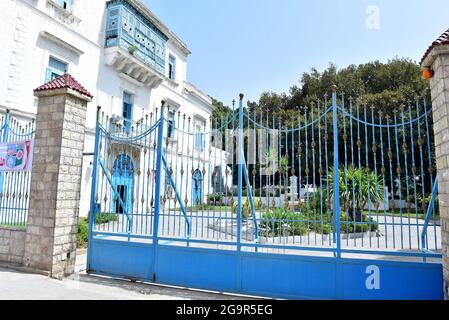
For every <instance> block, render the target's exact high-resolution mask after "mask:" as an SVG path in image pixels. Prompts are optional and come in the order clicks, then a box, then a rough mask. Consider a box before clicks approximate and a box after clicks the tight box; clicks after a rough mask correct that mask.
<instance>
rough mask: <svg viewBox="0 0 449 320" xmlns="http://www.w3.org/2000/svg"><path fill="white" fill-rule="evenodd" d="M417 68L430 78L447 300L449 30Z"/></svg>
mask: <svg viewBox="0 0 449 320" xmlns="http://www.w3.org/2000/svg"><path fill="white" fill-rule="evenodd" d="M421 66H422V67H423V69H424V72H423V74H424V75H425V78H429V77H430V89H431V95H432V113H433V128H434V134H435V156H436V164H437V173H438V184H439V190H438V194H439V195H438V199H439V203H440V216H441V239H442V245H441V249H442V254H443V274H444V294H445V298H446V299H449V30H447V31H446V32H445V33H444V34H443V35H442V36H441V37H440V38H439V39H438V40H437V41H435V42H434V43H433V44H432V46H431V47H430V48H429V50H428V51H427V53H426V55H425V56H424V58H423V60H422V61H421ZM429 71H430V72H429ZM432 74H433V75H432Z"/></svg>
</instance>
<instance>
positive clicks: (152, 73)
mask: <svg viewBox="0 0 449 320" xmlns="http://www.w3.org/2000/svg"><path fill="white" fill-rule="evenodd" d="M105 63H106V65H108V66H110V67H112V68H114V69H115V70H116V71H117V72H118V73H120V74H124V75H126V76H127V77H130V78H132V79H134V80H135V81H137V82H138V83H140V84H142V85H144V86H146V87H148V88H150V89H156V88H158V87H159V85H160V84H161V83H162V82H163V81H164V76H163V75H161V74H160V73H159V72H157V71H156V70H155V69H154V68H152V67H151V66H149V65H147V64H145V63H143V62H142V61H141V60H140V59H138V58H136V57H135V56H134V55H132V54H131V53H129V52H128V51H126V50H124V49H122V48H120V47H112V48H107V49H106V50H105Z"/></svg>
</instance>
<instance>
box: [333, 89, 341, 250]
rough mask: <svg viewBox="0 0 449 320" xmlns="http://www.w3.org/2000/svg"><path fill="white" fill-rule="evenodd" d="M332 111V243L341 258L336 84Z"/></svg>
mask: <svg viewBox="0 0 449 320" xmlns="http://www.w3.org/2000/svg"><path fill="white" fill-rule="evenodd" d="M332 112H333V137H334V177H333V179H334V183H333V187H334V229H335V231H334V243H336V244H337V252H336V254H337V257H338V258H341V231H340V186H339V180H340V179H339V178H340V177H339V171H338V169H339V158H338V106H337V86H335V85H333V86H332ZM335 238H336V239H335Z"/></svg>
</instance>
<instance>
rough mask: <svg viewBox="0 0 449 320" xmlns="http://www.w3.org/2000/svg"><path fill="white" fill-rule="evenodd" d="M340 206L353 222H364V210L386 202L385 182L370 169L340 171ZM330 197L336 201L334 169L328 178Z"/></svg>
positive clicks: (352, 168) (348, 168)
mask: <svg viewBox="0 0 449 320" xmlns="http://www.w3.org/2000/svg"><path fill="white" fill-rule="evenodd" d="M338 174H339V178H338V186H339V196H340V205H341V206H342V209H343V210H344V211H347V212H348V214H349V216H350V217H351V219H352V221H362V218H363V209H364V208H365V206H366V205H367V204H368V202H370V203H375V204H379V203H380V202H381V201H383V200H384V191H383V185H384V181H383V179H382V177H381V176H380V175H377V174H376V173H375V172H373V171H371V170H370V169H369V168H358V167H354V166H349V167H347V168H345V167H343V168H339V169H338ZM327 180H328V182H329V186H330V188H329V189H330V197H331V199H334V168H331V169H330V170H329V175H328V177H327Z"/></svg>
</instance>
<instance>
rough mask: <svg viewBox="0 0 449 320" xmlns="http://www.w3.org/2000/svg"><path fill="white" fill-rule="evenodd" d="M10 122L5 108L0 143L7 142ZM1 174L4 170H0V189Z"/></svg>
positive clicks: (1, 182)
mask: <svg viewBox="0 0 449 320" xmlns="http://www.w3.org/2000/svg"><path fill="white" fill-rule="evenodd" d="M10 122H11V114H10V113H9V110H8V109H7V110H6V114H5V125H4V126H3V134H2V143H6V142H8V136H9V134H8V132H9V124H10ZM3 176H4V172H0V191H3Z"/></svg>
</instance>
